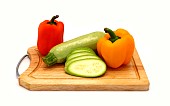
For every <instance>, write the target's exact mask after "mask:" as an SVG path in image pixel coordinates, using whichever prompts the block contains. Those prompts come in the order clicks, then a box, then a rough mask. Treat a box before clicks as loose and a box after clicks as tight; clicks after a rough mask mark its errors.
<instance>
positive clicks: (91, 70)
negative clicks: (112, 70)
mask: <svg viewBox="0 0 170 106" xmlns="http://www.w3.org/2000/svg"><path fill="white" fill-rule="evenodd" d="M65 70H66V73H68V74H71V75H74V76H78V77H98V76H101V75H103V74H104V73H105V72H106V64H105V63H104V62H103V61H102V60H100V59H83V60H77V61H74V62H72V63H70V64H69V65H68V66H67V67H65Z"/></svg>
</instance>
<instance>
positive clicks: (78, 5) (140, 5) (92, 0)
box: [0, 0, 170, 106]
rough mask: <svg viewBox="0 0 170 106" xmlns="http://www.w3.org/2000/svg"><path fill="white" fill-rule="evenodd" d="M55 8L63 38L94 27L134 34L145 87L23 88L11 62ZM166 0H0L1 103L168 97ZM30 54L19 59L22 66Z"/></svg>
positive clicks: (30, 105) (169, 17)
mask: <svg viewBox="0 0 170 106" xmlns="http://www.w3.org/2000/svg"><path fill="white" fill-rule="evenodd" d="M56 14H59V15H60V17H59V19H58V20H60V21H63V22H64V25H65V32H64V40H65V41H66V40H69V39H72V38H75V37H77V36H80V35H82V34H87V33H90V32H93V31H97V30H99V31H103V28H104V27H109V28H111V29H113V30H116V29H117V28H124V29H126V30H128V31H129V32H130V33H131V34H132V35H133V37H134V39H135V44H136V48H137V51H138V53H139V55H140V58H141V60H142V63H143V65H144V68H145V71H146V73H147V75H148V78H149V81H150V90H149V91H90V92H87V91H38V92H37V91H28V90H26V89H25V88H23V87H20V86H19V85H18V80H17V79H16V76H15V67H16V65H17V62H18V61H19V59H20V58H21V57H22V56H23V55H24V54H26V53H27V49H28V48H29V47H31V46H34V45H36V42H37V31H38V30H37V29H38V25H39V23H40V22H42V21H43V20H45V19H51V17H52V16H53V15H56ZM169 36H170V3H169V1H168V0H60V1H59V0H53V1H52V0H3V1H2V0H1V1H0V98H1V99H0V106H10V105H16V106H22V105H24V106H34V105H37V106H47V105H49V106H54V105H55V106H61V105H67V106H69V105H74V106H76V105H80V106H88V105H95V106H97V105H101V106H102V105H105V106H109V105H112V106H113V105H115V106H118V105H121V106H125V105H130V106H136V105H138V106H144V105H145V106H146V105H157V106H160V105H162V106H168V105H170V102H169V101H168V100H169V98H170V91H169V89H170V83H169V81H170V69H169V66H170V51H169V49H170V48H169V45H170V37H169ZM28 65H29V60H28V59H25V60H24V62H23V63H22V64H21V67H20V70H19V71H20V73H22V72H23V71H25V69H26V68H27V67H28Z"/></svg>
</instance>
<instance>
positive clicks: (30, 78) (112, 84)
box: [18, 46, 149, 91]
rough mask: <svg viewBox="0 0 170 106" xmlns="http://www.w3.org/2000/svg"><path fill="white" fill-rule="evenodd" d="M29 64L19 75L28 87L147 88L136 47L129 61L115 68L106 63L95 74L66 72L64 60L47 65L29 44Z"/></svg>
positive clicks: (33, 88)
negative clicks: (99, 75) (73, 74)
mask: <svg viewBox="0 0 170 106" xmlns="http://www.w3.org/2000/svg"><path fill="white" fill-rule="evenodd" d="M28 54H29V57H30V60H31V62H30V65H29V67H28V69H27V70H26V71H25V72H23V73H22V74H21V75H20V77H19V79H18V80H19V85H21V86H22V87H25V88H26V89H28V90H36V91H37V90H38V91H51V90H52V91H53V90H62V91H65V90H67V91H68V90H69V91H71V90H74V91H81V90H83V91H84V90H90V91H104V90H107V91H108V90H109V91H113V90H117V91H120V90H121V91H124V90H128V91H136V90H137V91H146V90H149V80H148V78H147V75H146V73H145V70H144V67H143V65H142V62H141V60H140V57H139V55H138V53H137V51H136V49H135V51H134V54H133V57H132V59H131V62H130V63H129V64H128V65H125V66H121V67H120V68H117V69H112V68H109V67H107V71H106V73H105V74H104V75H103V76H101V77H97V78H82V77H75V76H71V75H68V74H66V73H65V71H64V64H56V65H54V66H51V67H48V66H47V65H46V64H45V63H44V62H43V61H42V59H41V55H40V54H39V52H38V50H37V47H36V46H33V47H30V48H28Z"/></svg>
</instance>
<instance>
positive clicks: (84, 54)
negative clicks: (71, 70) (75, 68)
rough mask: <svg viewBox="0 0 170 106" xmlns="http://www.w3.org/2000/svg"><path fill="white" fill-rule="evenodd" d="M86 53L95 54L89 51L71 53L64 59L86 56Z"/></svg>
mask: <svg viewBox="0 0 170 106" xmlns="http://www.w3.org/2000/svg"><path fill="white" fill-rule="evenodd" d="M86 55H92V56H94V55H96V54H93V53H89V52H80V53H72V54H71V55H69V56H68V57H67V59H66V60H67V61H68V60H71V59H73V58H75V57H79V56H86Z"/></svg>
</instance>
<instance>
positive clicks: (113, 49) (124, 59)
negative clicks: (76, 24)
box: [97, 28, 135, 68]
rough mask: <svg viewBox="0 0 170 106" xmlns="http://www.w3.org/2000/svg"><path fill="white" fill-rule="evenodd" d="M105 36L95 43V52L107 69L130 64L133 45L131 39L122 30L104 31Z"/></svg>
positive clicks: (106, 29)
mask: <svg viewBox="0 0 170 106" xmlns="http://www.w3.org/2000/svg"><path fill="white" fill-rule="evenodd" d="M104 30H105V32H106V34H105V36H104V37H103V38H101V39H99V41H98V42H97V52H98V54H99V56H100V57H101V58H103V60H104V61H105V62H106V64H107V65H108V66H109V67H112V68H118V67H119V66H121V65H123V64H124V65H126V64H128V63H129V62H130V60H131V58H132V55H133V52H134V48H135V43H134V39H133V37H132V36H131V35H130V34H129V32H128V31H126V30H124V29H117V30H116V31H114V32H113V31H112V30H110V29H109V28H105V29H104Z"/></svg>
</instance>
